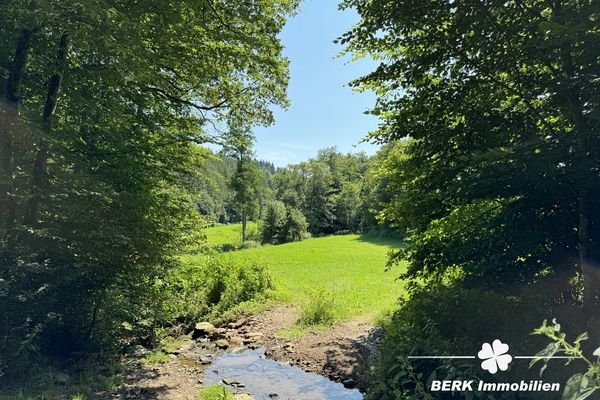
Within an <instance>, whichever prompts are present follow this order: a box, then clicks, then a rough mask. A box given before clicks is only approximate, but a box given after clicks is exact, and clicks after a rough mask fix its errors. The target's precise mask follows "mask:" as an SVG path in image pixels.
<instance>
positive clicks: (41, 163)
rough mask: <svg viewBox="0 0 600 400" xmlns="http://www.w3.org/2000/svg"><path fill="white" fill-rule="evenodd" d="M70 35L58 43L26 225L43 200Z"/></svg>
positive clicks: (32, 222)
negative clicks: (50, 144) (49, 140)
mask: <svg viewBox="0 0 600 400" xmlns="http://www.w3.org/2000/svg"><path fill="white" fill-rule="evenodd" d="M68 43H69V37H68V35H67V34H66V33H65V34H63V35H62V36H61V38H60V42H59V44H58V51H57V55H56V70H55V72H54V74H53V75H52V77H51V78H50V82H49V84H48V94H47V96H46V103H45V105H44V113H43V115H42V132H43V135H44V136H43V137H42V138H40V144H39V148H38V151H37V154H36V157H35V163H34V165H33V173H32V177H31V196H30V198H29V201H28V202H27V208H26V210H25V219H24V223H25V225H34V224H35V223H36V222H37V220H38V214H39V208H40V203H41V200H42V196H43V192H44V186H45V183H46V167H47V164H48V155H49V154H48V152H49V149H50V147H49V143H48V138H49V137H50V135H51V134H52V124H53V122H54V115H55V113H56V106H57V105H58V96H59V94H60V87H61V84H62V79H63V74H64V70H65V66H66V63H67V48H68Z"/></svg>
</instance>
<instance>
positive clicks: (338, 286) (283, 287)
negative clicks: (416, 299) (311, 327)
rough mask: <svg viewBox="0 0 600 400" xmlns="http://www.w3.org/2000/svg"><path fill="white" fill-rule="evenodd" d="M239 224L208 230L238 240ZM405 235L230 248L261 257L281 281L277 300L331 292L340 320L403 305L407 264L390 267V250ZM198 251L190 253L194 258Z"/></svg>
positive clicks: (212, 237)
mask: <svg viewBox="0 0 600 400" xmlns="http://www.w3.org/2000/svg"><path fill="white" fill-rule="evenodd" d="M239 229H240V228H239V225H224V226H218V227H214V228H209V229H207V232H206V234H207V237H208V239H209V242H211V243H213V244H226V243H232V242H231V241H230V242H228V241H227V240H226V238H230V239H231V240H237V239H238V237H239ZM399 246H400V241H399V240H392V239H382V238H378V237H374V236H373V237H371V236H363V235H338V236H326V237H320V238H311V239H306V240H303V241H301V242H293V243H286V244H281V245H266V246H261V247H256V248H251V249H245V250H239V251H232V252H229V253H228V254H227V255H226V256H227V257H232V258H234V259H254V260H259V261H260V262H261V263H262V264H264V265H266V266H267V267H268V270H269V272H270V274H271V277H272V279H273V282H274V285H275V291H274V293H273V295H272V297H273V299H275V300H276V301H281V302H286V303H289V304H293V305H296V306H298V307H301V308H302V307H305V306H306V305H307V303H309V302H311V301H312V300H313V299H315V298H319V297H323V296H325V297H327V298H329V299H330V300H331V307H332V311H333V314H334V320H335V321H342V320H347V319H350V318H353V317H358V316H365V315H366V316H370V317H372V318H373V320H376V319H379V318H381V317H382V316H384V315H385V314H387V313H388V312H390V311H391V310H393V309H394V307H395V305H396V304H397V301H398V298H399V297H401V295H402V294H403V292H404V287H403V283H402V282H401V281H400V280H398V279H397V278H398V276H399V275H400V274H401V272H402V270H403V269H404V268H405V265H399V266H396V267H394V268H392V269H391V270H386V268H385V266H386V261H387V256H388V253H389V251H390V250H392V249H396V248H398V247H399ZM196 257H203V256H202V255H198V256H189V257H186V259H187V260H188V262H194V260H195V258H196Z"/></svg>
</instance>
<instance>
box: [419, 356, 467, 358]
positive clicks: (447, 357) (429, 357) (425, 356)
mask: <svg viewBox="0 0 600 400" xmlns="http://www.w3.org/2000/svg"><path fill="white" fill-rule="evenodd" d="M408 358H475V356H408Z"/></svg>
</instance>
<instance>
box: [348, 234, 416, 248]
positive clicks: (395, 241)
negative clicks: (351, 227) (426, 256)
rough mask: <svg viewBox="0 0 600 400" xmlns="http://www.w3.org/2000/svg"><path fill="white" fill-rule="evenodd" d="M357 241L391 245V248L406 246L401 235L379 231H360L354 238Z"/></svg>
mask: <svg viewBox="0 0 600 400" xmlns="http://www.w3.org/2000/svg"><path fill="white" fill-rule="evenodd" d="M356 240H357V241H359V242H366V243H371V244H376V245H378V246H386V247H391V248H393V249H398V250H400V249H402V248H404V247H406V242H405V238H404V237H403V236H401V235H390V234H384V233H379V232H366V233H362V234H361V235H359V236H358V237H357V238H356Z"/></svg>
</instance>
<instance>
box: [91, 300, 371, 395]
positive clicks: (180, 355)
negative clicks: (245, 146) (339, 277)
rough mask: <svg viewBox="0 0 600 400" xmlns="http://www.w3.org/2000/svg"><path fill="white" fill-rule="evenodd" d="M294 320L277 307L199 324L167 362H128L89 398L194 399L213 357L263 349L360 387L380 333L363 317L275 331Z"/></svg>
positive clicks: (283, 307)
mask: <svg viewBox="0 0 600 400" xmlns="http://www.w3.org/2000/svg"><path fill="white" fill-rule="evenodd" d="M297 318H298V310H297V309H296V308H294V307H291V306H287V305H277V306H274V307H272V308H270V309H269V310H266V311H264V312H262V313H259V314H257V315H253V316H249V317H244V318H240V319H239V320H237V321H234V322H231V323H228V324H225V325H223V326H219V327H214V326H212V325H211V324H208V323H199V324H197V325H196V329H195V330H194V331H193V332H192V333H191V334H190V338H189V340H187V342H186V343H185V344H184V345H182V346H181V348H179V349H177V350H176V351H173V352H172V353H171V354H169V357H170V361H169V362H167V363H164V364H160V365H156V366H144V365H140V364H139V362H136V360H130V361H129V372H128V373H127V375H126V376H125V384H124V385H123V386H122V387H121V388H120V389H119V390H118V391H115V392H110V393H108V392H107V393H97V394H96V395H95V396H93V397H92V399H96V400H108V399H123V400H192V399H194V400H195V399H196V396H197V392H198V390H199V389H200V388H202V387H203V386H204V385H205V384H207V383H208V382H205V377H204V376H205V373H206V372H207V371H209V372H213V371H214V369H213V370H211V369H210V368H211V365H212V362H213V359H215V358H218V357H219V356H220V355H222V354H224V353H230V352H234V353H235V352H239V351H241V350H243V349H250V350H257V349H264V354H265V356H266V357H267V358H269V359H272V360H276V361H279V362H281V363H283V364H286V365H291V366H297V367H299V368H300V369H302V370H303V371H307V372H312V373H316V374H319V375H323V376H325V377H328V378H329V379H331V380H332V381H334V382H338V383H342V384H343V385H344V386H345V387H347V388H350V389H353V388H359V389H364V388H365V386H366V380H365V376H366V374H367V370H368V368H369V366H370V365H371V364H372V362H373V361H374V358H375V356H376V348H377V342H378V341H379V339H380V337H381V332H380V331H379V330H378V329H377V328H374V327H373V326H371V325H370V324H369V323H368V319H367V318H357V319H355V320H351V321H347V322H344V323H341V324H338V325H335V326H333V327H331V328H329V329H327V330H322V331H321V330H319V331H309V332H307V334H306V335H304V336H303V337H301V338H299V339H285V338H282V337H281V336H280V335H279V332H280V331H282V330H286V329H289V328H291V327H292V326H293V325H294V323H295V322H296V320H297ZM139 356H140V357H141V356H142V355H139ZM138 360H139V357H138ZM230 378H231V377H226V376H223V377H222V378H221V379H230ZM213 381H214V379H213ZM220 383H222V384H227V383H238V384H241V385H234V384H230V385H229V387H230V388H231V389H233V390H234V391H237V392H239V393H244V392H245V391H244V386H245V384H244V383H243V382H237V381H235V380H233V381H229V382H220ZM273 394H277V393H275V392H273Z"/></svg>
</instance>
